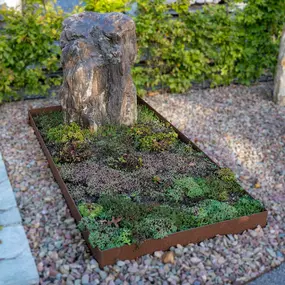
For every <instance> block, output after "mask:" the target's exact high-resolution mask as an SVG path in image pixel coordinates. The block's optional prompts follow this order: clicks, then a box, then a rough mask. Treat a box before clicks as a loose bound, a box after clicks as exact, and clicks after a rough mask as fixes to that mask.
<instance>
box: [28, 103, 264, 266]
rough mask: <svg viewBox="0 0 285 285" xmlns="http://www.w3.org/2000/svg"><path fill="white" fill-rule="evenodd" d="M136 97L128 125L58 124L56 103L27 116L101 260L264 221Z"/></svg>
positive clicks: (230, 177) (260, 210)
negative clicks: (87, 127)
mask: <svg viewBox="0 0 285 285" xmlns="http://www.w3.org/2000/svg"><path fill="white" fill-rule="evenodd" d="M138 100H139V107H138V108H139V118H138V123H137V124H136V125H135V126H133V127H118V126H105V127H102V128H100V129H99V130H98V132H97V133H91V132H90V131H89V130H82V129H81V128H80V127H79V126H78V125H76V124H74V123H72V124H70V125H63V116H62V110H61V107H60V106H55V107H48V108H40V109H32V110H30V111H29V122H30V124H31V126H32V127H33V129H34V131H35V134H36V136H37V138H38V140H39V142H40V145H41V147H42V149H43V151H44V153H45V155H46V157H47V160H48V163H49V166H50V168H51V171H52V173H53V175H54V178H55V180H56V181H57V183H58V184H59V186H60V188H61V191H62V194H63V196H64V198H65V200H66V202H67V205H68V207H69V209H70V211H71V214H72V216H73V217H74V219H75V220H76V222H77V223H79V228H80V230H81V231H82V234H83V236H84V239H85V240H86V242H87V245H88V247H89V249H90V251H91V252H92V254H93V256H94V257H95V258H96V260H97V261H98V263H99V265H100V267H104V266H105V265H111V264H114V263H115V262H116V261H117V260H126V259H129V260H130V259H135V258H137V257H140V256H142V255H145V254H151V253H153V252H154V251H157V250H167V249H169V248H170V247H171V246H175V245H177V244H181V245H187V244H189V243H197V242H201V241H203V240H205V239H208V238H212V237H215V236H216V235H218V234H219V235H224V234H237V233H241V232H243V231H244V230H247V229H253V228H255V227H256V226H258V225H260V226H265V225H266V221H267V211H266V210H265V209H264V207H263V206H262V204H261V203H260V202H259V201H256V200H254V199H253V198H252V197H251V196H250V195H248V194H247V193H246V192H245V191H244V190H243V189H242V188H241V187H240V185H239V184H238V183H237V181H236V179H235V176H234V174H233V173H232V172H231V171H230V170H229V169H226V168H220V167H219V166H218V165H217V164H215V163H214V162H213V161H212V160H211V159H210V158H209V157H207V155H205V154H204V153H203V152H202V151H201V150H200V149H199V148H198V147H197V146H196V145H195V144H194V143H193V142H191V141H190V140H189V139H188V138H187V137H185V136H184V135H183V134H182V133H181V132H179V131H178V130H177V129H176V128H175V127H173V126H172V125H171V124H170V123H169V122H167V121H166V120H165V119H164V118H163V117H162V116H161V115H160V114H158V113H156V112H155V110H153V109H152V108H151V107H150V106H149V105H148V104H147V103H146V102H145V101H143V100H142V99H140V98H138Z"/></svg>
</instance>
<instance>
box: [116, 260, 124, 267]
mask: <svg viewBox="0 0 285 285" xmlns="http://www.w3.org/2000/svg"><path fill="white" fill-rule="evenodd" d="M117 265H118V266H120V267H123V266H125V262H124V261H122V260H118V261H117Z"/></svg>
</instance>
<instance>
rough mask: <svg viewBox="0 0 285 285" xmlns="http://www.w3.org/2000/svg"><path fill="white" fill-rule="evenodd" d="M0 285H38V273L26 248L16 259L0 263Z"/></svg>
mask: <svg viewBox="0 0 285 285" xmlns="http://www.w3.org/2000/svg"><path fill="white" fill-rule="evenodd" d="M0 272H1V274H0V285H34V284H39V276H38V271H37V268H36V265H35V262H34V259H33V256H32V254H31V251H30V249H29V247H28V248H26V250H24V251H23V252H22V253H21V254H20V255H18V256H17V257H16V258H12V259H6V260H2V261H0Z"/></svg>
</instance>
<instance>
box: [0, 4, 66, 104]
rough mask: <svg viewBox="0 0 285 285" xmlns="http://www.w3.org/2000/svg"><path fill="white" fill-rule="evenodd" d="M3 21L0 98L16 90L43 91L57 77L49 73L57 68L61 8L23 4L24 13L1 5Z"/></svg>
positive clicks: (6, 98) (48, 5)
mask: <svg viewBox="0 0 285 285" xmlns="http://www.w3.org/2000/svg"><path fill="white" fill-rule="evenodd" d="M0 14H1V15H2V16H3V19H4V21H5V25H4V28H3V29H2V30H0V101H1V100H4V99H5V100H9V99H10V98H11V97H12V96H13V97H14V96H15V97H16V98H17V96H19V95H18V93H17V92H19V91H22V90H23V89H25V90H26V92H27V93H33V94H45V93H46V92H47V90H48V89H49V88H50V86H51V85H59V84H60V82H61V81H60V79H58V78H56V77H48V76H46V73H52V72H55V71H57V70H58V68H59V56H60V48H59V46H57V45H55V44H54V41H55V40H57V39H59V34H60V32H61V23H62V20H63V11H62V10H60V9H54V8H53V6H52V5H50V4H47V5H46V7H45V8H44V7H43V6H42V5H29V4H28V5H26V6H25V9H24V10H23V14H22V13H21V12H20V11H16V10H14V9H2V10H0Z"/></svg>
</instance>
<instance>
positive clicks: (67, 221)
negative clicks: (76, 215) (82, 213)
mask: <svg viewBox="0 0 285 285" xmlns="http://www.w3.org/2000/svg"><path fill="white" fill-rule="evenodd" d="M64 223H65V224H67V225H71V224H72V223H74V219H73V218H69V219H66V220H64Z"/></svg>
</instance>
